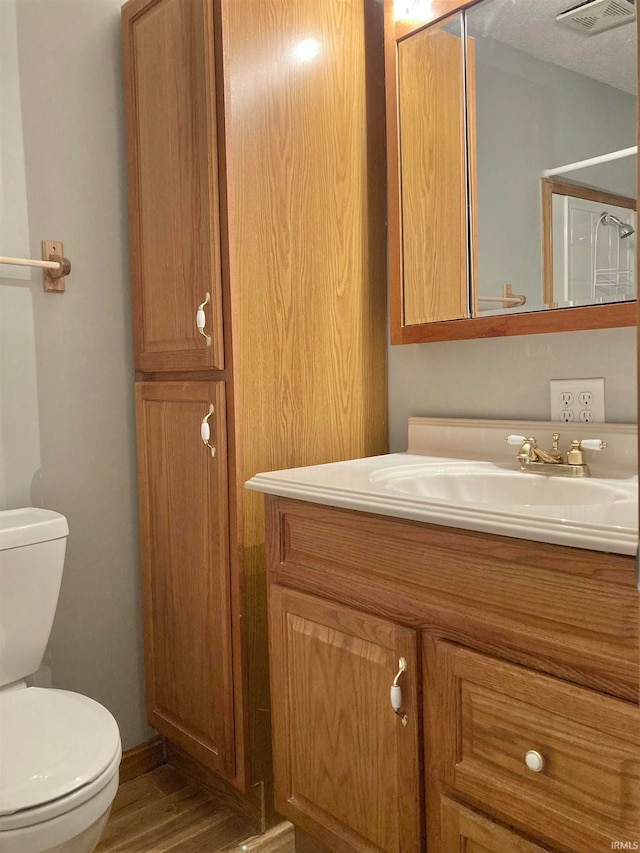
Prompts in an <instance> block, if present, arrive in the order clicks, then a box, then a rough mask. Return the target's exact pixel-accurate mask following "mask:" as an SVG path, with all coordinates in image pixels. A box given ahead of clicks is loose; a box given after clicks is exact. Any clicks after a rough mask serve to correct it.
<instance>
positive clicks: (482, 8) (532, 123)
mask: <svg viewBox="0 0 640 853" xmlns="http://www.w3.org/2000/svg"><path fill="white" fill-rule="evenodd" d="M566 6H567V4H566V3H563V2H562V0H539V2H536V4H531V3H527V2H522V0H518V2H513V0H484V2H482V3H479V4H478V5H476V6H473V7H472V8H470V9H468V10H467V11H466V15H465V19H466V30H467V33H466V35H467V43H468V44H469V43H472V44H473V54H474V61H473V72H474V78H475V84H474V83H473V80H469V79H468V80H467V85H468V86H469V87H471V86H473V85H474V87H475V88H474V91H473V92H470V96H469V98H468V103H471V104H472V103H473V95H475V101H476V106H475V115H474V116H473V119H470V120H469V126H470V127H474V125H475V140H470V145H469V155H470V170H471V172H475V174H476V188H475V193H473V192H472V198H471V203H472V206H473V208H474V209H475V220H476V227H475V229H474V233H473V238H472V240H473V255H474V257H473V263H472V265H471V266H472V277H473V278H474V282H473V289H474V292H475V294H476V297H477V299H476V311H475V315H476V316H490V315H492V314H506V313H509V314H511V313H519V312H531V311H540V310H544V309H546V308H563V307H567V308H570V307H579V306H587V305H598V304H604V303H609V302H620V301H627V300H634V299H635V298H636V284H635V280H634V279H635V275H634V269H635V250H636V235H635V233H634V232H635V221H636V220H635V217H636V213H635V209H636V198H635V197H636V160H637V156H636V154H635V151H636V149H635V148H634V147H633V146H634V143H635V141H636V95H637V71H636V68H637V64H636V37H635V23H634V22H633V21H631V23H630V24H626V25H624V26H618V27H616V28H614V29H609V30H604V31H602V32H599V33H598V34H592V35H585V34H582V33H580V32H576V31H574V30H572V29H570V28H568V27H567V26H566V25H565V24H564V23H561V22H558V21H557V20H556V15H557V14H558V13H559V12H561V11H563V9H564V8H566ZM613 56H615V57H616V61H615V63H614V62H611V57H613ZM474 143H475V150H476V155H475V161H474V160H473V159H472V158H473V152H474ZM618 152H619V153H618ZM600 155H607V157H601V156H600ZM609 158H610V159H609ZM593 160H601V161H605V162H596V163H592V161H593ZM563 163H566V164H571V165H570V166H567V167H562V166H561V164H563ZM548 174H552V175H553V176H554V178H556V176H557V178H558V179H559V180H554V181H551V180H550V179H549V178H544V177H543V176H545V175H548ZM541 178H543V179H542V182H541ZM541 186H542V192H541V189H540V188H541ZM614 217H615V219H617V220H618V221H619V222H621V223H623V225H624V226H627V228H628V229H630V230H626V231H625V232H624V233H623V234H621V233H620V229H619V228H617V227H611V225H612V224H615V219H614ZM623 230H624V229H623ZM625 235H626V236H625ZM621 238H622V239H621ZM541 247H542V251H541ZM505 282H508V283H509V284H510V285H511V287H512V290H513V292H514V293H516V294H522V295H523V296H524V297H525V298H526V302H525V303H524V304H522V305H518V304H510V305H505V304H504V303H500V302H495V301H494V302H489V301H487V300H488V299H489V298H491V297H495V296H498V295H499V294H500V293H501V288H502V286H503V285H504V283H505Z"/></svg>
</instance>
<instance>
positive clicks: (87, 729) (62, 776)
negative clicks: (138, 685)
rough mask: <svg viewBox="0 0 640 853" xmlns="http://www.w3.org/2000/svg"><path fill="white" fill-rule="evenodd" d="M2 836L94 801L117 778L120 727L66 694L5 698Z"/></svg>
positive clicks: (0, 732) (0, 747)
mask: <svg viewBox="0 0 640 853" xmlns="http://www.w3.org/2000/svg"><path fill="white" fill-rule="evenodd" d="M0 721H1V724H0V755H1V756H2V760H1V761H0V833H2V832H4V831H8V830H12V829H18V828H21V827H27V826H31V825H33V824H36V823H40V822H41V821H45V820H51V819H52V818H55V817H57V816H59V815H62V814H64V813H66V812H68V811H70V810H72V809H74V808H77V807H78V806H79V805H81V804H82V803H84V802H87V801H88V800H90V799H91V798H93V797H95V796H96V795H97V794H98V793H99V792H100V791H101V790H102V789H103V788H104V787H105V786H107V785H108V784H109V782H110V781H111V780H112V779H113V777H114V776H115V774H116V773H117V770H118V766H119V764H120V757H121V745H120V734H119V731H118V726H117V724H116V721H115V720H114V719H113V717H112V716H111V714H110V713H109V712H108V711H107V709H106V708H103V707H102V705H99V704H98V703H97V702H94V701H93V700H92V699H89V698H88V697H87V696H81V695H79V694H77V693H71V692H69V691H64V690H53V689H42V688H38V687H25V688H23V689H19V690H11V691H6V692H0Z"/></svg>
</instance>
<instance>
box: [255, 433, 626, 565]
mask: <svg viewBox="0 0 640 853" xmlns="http://www.w3.org/2000/svg"><path fill="white" fill-rule="evenodd" d="M572 426H573V425H570V427H569V429H567V425H566V424H547V423H540V422H539V423H531V422H528V423H525V422H516V421H473V420H464V421H462V420H442V419H431V418H419V419H417V418H412V419H411V420H410V424H409V449H410V450H411V451H412V452H407V453H391V454H387V455H384V456H374V457H368V458H365V459H354V460H348V461H345V462H333V463H329V464H326V465H314V466H309V467H305V468H291V469H288V470H284V471H273V472H268V473H262V474H256V475H255V476H254V477H252V478H251V479H250V480H249V481H248V482H247V484H246V486H247V488H249V489H253V490H255V491H260V492H265V493H268V494H272V495H278V496H280V497H287V498H294V499H296V500H302V501H310V502H312V503H319V504H324V505H327V506H335V507H343V508H345V509H352V510H358V511H361V512H369V513H375V514H376V515H385V516H392V517H396V518H406V519H411V520H413V521H421V522H427V523H430V524H441V525H445V526H447V527H456V528H463V529H466V530H476V531H480V532H483V533H494V534H497V535H500V536H511V537H515V538H518V539H529V540H533V541H536V542H549V543H552V544H556V545H568V546H572V547H575V548H587V549H589V550H595V551H608V552H613V553H618V554H629V555H634V554H635V553H636V550H637V545H638V479H637V474H636V458H637V456H636V434H637V431H636V428H635V426H630V425H616V424H588V425H580V426H579V427H574V428H571V427H572ZM553 431H557V432H560V433H561V442H560V448H561V449H564V448H565V447H566V446H568V444H569V442H570V440H571V439H572V438H581V439H582V438H591V437H598V438H602V439H604V440H605V441H607V443H608V449H607V450H604V451H601V452H600V454H596V453H591V454H588V460H589V463H590V465H591V468H592V472H593V474H594V477H593V478H591V482H592V483H595V482H596V481H597V484H598V485H601V486H602V487H603V489H602V491H603V492H605V493H606V492H607V487H610V489H611V490H612V494H613V493H614V492H615V496H614V498H613V499H612V500H611V501H610V502H605V503H598V504H595V505H594V504H590V503H578V502H576V503H568V504H566V505H564V504H563V503H561V502H554V503H553V505H544V504H543V505H539V504H520V505H513V504H497V503H491V504H488V503H484V502H483V503H481V502H474V501H469V500H444V499H442V498H439V499H435V498H433V497H429V496H428V495H424V494H419V493H418V492H419V490H418V489H417V490H415V493H411V492H407V491H399V490H398V488H397V485H396V486H394V485H393V484H394V482H395V483H396V484H397V483H398V481H399V478H400V479H404V478H407V477H408V478H409V480H410V479H411V476H412V471H413V470H415V471H416V473H417V474H420V475H422V476H424V475H425V474H426V475H427V476H428V475H430V474H433V473H435V474H442V473H445V474H446V475H448V476H449V475H450V474H451V473H452V472H453V473H456V472H459V473H456V476H460V475H462V477H464V474H465V471H473V472H474V473H475V474H480V475H481V476H484V474H485V473H489V474H490V475H493V474H498V473H500V474H505V473H506V474H507V475H508V478H509V479H510V480H511V481H514V477H517V478H521V477H526V478H535V479H536V480H538V479H539V478H541V476H542V475H539V474H531V473H524V472H520V471H518V462H517V460H516V459H515V454H516V453H517V448H513V447H510V446H507V445H505V444H504V443H503V440H502V439H503V437H504V435H507V434H509V433H519V434H526V435H534V436H536V438H538V440H539V444H540V445H541V446H543V447H547V441H546V439H547V433H548V435H549V436H550V433H551V432H553ZM563 431H564V432H565V434H566V440H565V439H564V436H562V433H563ZM548 443H549V445H550V442H548ZM416 450H417V451H419V452H415V451H416ZM434 451H436V452H434ZM444 451H446V452H444ZM596 457H598V459H597V461H595V458H596ZM548 479H549V478H547V477H544V480H547V481H548ZM555 479H556V478H555V477H554V480H555ZM562 479H563V482H564V483H565V484H566V483H567V482H568V481H567V479H565V478H562ZM572 482H576V481H572ZM581 482H582V483H584V481H581ZM518 485H521V484H520V483H518ZM577 486H578V488H582V486H580V483H577ZM545 487H546V486H545ZM402 488H403V489H404V488H405V486H402ZM587 488H589V486H588V485H587Z"/></svg>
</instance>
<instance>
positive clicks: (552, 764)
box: [431, 643, 640, 851]
mask: <svg viewBox="0 0 640 853" xmlns="http://www.w3.org/2000/svg"><path fill="white" fill-rule="evenodd" d="M438 654H439V656H440V658H441V659H442V663H440V662H439V663H438V666H439V667H440V666H441V667H442V668H441V670H440V679H439V684H438V694H439V700H440V701H439V705H438V707H439V724H438V729H437V731H434V732H433V733H432V735H431V748H432V749H434V750H435V751H436V752H437V753H438V755H439V757H440V775H441V779H442V781H444V782H446V783H447V784H448V785H450V786H451V787H452V788H453V789H455V790H456V791H458V792H459V793H461V794H463V795H465V796H467V797H469V798H470V799H471V801H472V802H476V803H478V804H482V807H483V808H484V809H486V810H489V811H490V812H492V813H494V814H496V815H498V816H499V817H501V818H502V819H504V820H506V821H507V822H509V823H510V824H512V825H515V826H517V827H520V828H522V829H524V830H526V831H529V832H531V833H533V834H534V835H536V836H537V837H539V838H542V839H545V840H546V841H547V842H548V843H551V844H552V845H555V846H557V847H558V848H559V849H562V850H571V851H572V850H575V849H579V850H601V849H602V850H604V849H612V843H613V842H614V841H620V840H621V839H631V840H635V841H637V840H639V839H638V837H637V831H638V821H639V818H640V810H639V804H640V751H639V749H638V747H639V746H640V711H639V709H638V706H637V705H632V704H630V703H626V702H621V701H619V700H617V699H613V698H611V697H608V696H603V695H601V694H598V693H595V692H593V691H587V690H584V689H583V688H579V687H575V686H574V685H571V684H567V683H566V682H562V681H558V680H557V679H553V678H549V677H547V676H544V675H541V674H540V673H534V672H532V671H530V670H526V669H523V668H521V667H515V666H513V665H511V664H507V663H504V662H501V661H497V660H495V659H492V658H487V657H485V656H483V655H478V654H477V653H475V652H472V651H470V650H468V649H463V648H460V647H456V646H452V645H450V644H447V643H442V644H440V646H439V650H438ZM528 750H536V751H537V752H539V753H540V754H541V755H542V756H543V758H544V762H545V764H544V767H543V769H542V771H541V772H539V773H534V772H532V771H531V770H529V768H528V767H527V766H526V764H525V761H524V758H525V754H526V752H527V751H528Z"/></svg>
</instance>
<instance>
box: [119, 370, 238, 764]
mask: <svg viewBox="0 0 640 853" xmlns="http://www.w3.org/2000/svg"><path fill="white" fill-rule="evenodd" d="M211 405H213V407H214V411H213V413H212V414H211V416H210V417H209V419H208V423H209V429H210V433H211V438H210V444H211V445H213V446H215V449H216V453H215V456H212V454H211V451H210V449H209V448H208V447H206V446H205V445H204V444H203V441H202V438H201V424H202V420H203V418H204V417H205V416H206V415H207V414H208V413H209V411H210V407H211ZM136 414H137V427H138V460H139V471H138V473H139V494H140V551H141V563H142V598H143V614H144V632H145V665H146V693H147V715H148V719H149V722H150V723H151V725H152V726H153V727H154V728H156V729H158V731H160V732H162V733H163V734H165V735H166V736H167V737H168V738H169V739H170V740H171V741H172V742H173V743H175V744H177V745H178V746H180V747H182V748H183V749H184V750H185V751H186V752H188V753H189V754H190V755H192V756H193V757H194V758H196V759H198V760H199V761H201V762H202V763H203V764H205V765H207V766H208V767H211V768H212V769H214V770H217V771H219V772H221V773H223V774H225V775H227V776H232V775H233V771H234V746H233V744H234V728H233V694H232V670H231V621H230V597H229V561H228V521H227V512H228V509H227V508H228V495H227V461H226V432H225V390H224V383H222V382H141V383H138V385H137V386H136Z"/></svg>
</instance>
